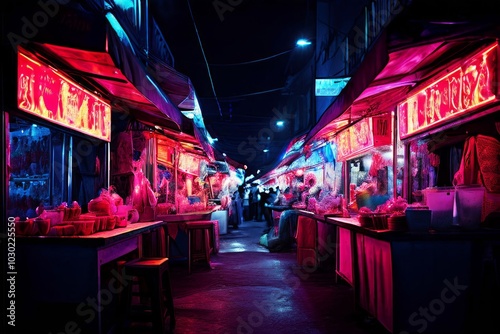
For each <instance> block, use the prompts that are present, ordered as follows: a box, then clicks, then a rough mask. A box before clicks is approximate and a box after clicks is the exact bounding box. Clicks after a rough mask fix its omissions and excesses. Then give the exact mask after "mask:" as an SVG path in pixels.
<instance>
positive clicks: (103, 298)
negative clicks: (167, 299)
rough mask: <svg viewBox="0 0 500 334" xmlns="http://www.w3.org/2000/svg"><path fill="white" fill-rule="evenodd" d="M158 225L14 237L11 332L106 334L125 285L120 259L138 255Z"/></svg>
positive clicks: (113, 320) (125, 280)
mask: <svg viewBox="0 0 500 334" xmlns="http://www.w3.org/2000/svg"><path fill="white" fill-rule="evenodd" d="M162 224H163V222H161V221H154V222H138V223H133V224H130V225H128V226H126V227H123V228H115V229H113V230H110V231H101V232H97V233H93V234H91V235H87V236H26V237H23V236H17V237H16V269H17V276H16V315H17V319H16V320H17V321H16V328H18V329H19V330H20V332H26V333H34V332H37V333H43V332H44V333H49V332H53V333H60V332H64V333H69V332H72V333H77V332H79V330H81V333H107V332H108V331H110V330H111V329H112V328H113V326H114V325H116V315H117V312H118V306H119V305H120V300H121V291H122V290H123V288H124V287H125V286H126V285H127V284H128V282H129V281H127V279H128V277H125V276H123V275H122V268H121V267H120V265H119V263H120V260H126V259H128V258H133V257H139V256H141V255H142V254H143V239H144V238H145V237H147V236H149V235H150V234H151V233H152V232H155V231H157V230H158V228H160V227H161V226H162Z"/></svg>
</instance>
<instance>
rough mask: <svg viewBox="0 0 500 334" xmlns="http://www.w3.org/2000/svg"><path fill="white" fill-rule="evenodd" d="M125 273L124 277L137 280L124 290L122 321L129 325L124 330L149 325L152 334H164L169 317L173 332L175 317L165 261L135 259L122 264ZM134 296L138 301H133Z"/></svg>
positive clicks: (164, 259) (160, 258) (156, 258)
mask: <svg viewBox="0 0 500 334" xmlns="http://www.w3.org/2000/svg"><path fill="white" fill-rule="evenodd" d="M124 269H125V274H126V275H127V276H134V278H136V280H134V281H132V282H130V284H128V285H127V287H126V289H125V293H126V298H125V303H126V310H125V317H126V318H125V320H126V321H129V322H130V324H129V326H126V329H130V330H133V326H131V325H132V324H138V323H143V324H146V323H151V324H152V327H153V332H154V333H165V332H166V325H165V320H166V318H167V316H169V317H170V331H172V330H173V329H174V328H175V316H174V302H173V297H172V290H171V286H170V274H169V271H168V258H166V257H151V258H149V257H148V258H140V259H134V260H131V261H128V262H127V263H125V265H124ZM137 283H138V284H137ZM141 283H142V284H141ZM134 288H136V289H134ZM134 290H136V291H134ZM137 296H139V298H134V297H137ZM136 299H138V300H136ZM141 333H142V331H141Z"/></svg>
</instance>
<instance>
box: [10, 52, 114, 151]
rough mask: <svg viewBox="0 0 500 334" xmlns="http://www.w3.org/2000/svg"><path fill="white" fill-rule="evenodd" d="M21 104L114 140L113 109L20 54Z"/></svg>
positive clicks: (34, 112) (92, 133)
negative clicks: (112, 134) (112, 137)
mask: <svg viewBox="0 0 500 334" xmlns="http://www.w3.org/2000/svg"><path fill="white" fill-rule="evenodd" d="M17 58H18V65H17V66H18V67H17V75H18V85H17V105H18V107H19V109H22V110H24V111H27V112H29V113H32V114H34V115H37V116H39V117H42V118H43V119H46V120H48V121H50V122H53V123H57V124H59V125H62V126H65V127H68V128H71V129H73V130H76V131H79V132H82V133H84V134H87V135H90V136H92V137H96V138H99V139H102V140H105V141H108V142H109V141H110V140H111V107H110V105H109V104H108V103H106V102H103V101H102V100H101V99H99V97H97V96H95V95H93V94H91V93H89V92H87V91H86V90H84V89H83V88H81V87H80V86H78V85H77V84H75V83H73V82H72V81H70V80H69V79H67V78H65V77H63V76H62V75H61V74H59V73H58V72H57V71H56V70H54V69H52V68H51V67H49V66H47V65H44V64H41V63H39V62H37V61H35V60H33V59H31V58H29V57H28V56H27V55H25V54H23V53H21V52H19V53H18V57H17Z"/></svg>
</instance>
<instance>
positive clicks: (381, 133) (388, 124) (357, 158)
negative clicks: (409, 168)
mask: <svg viewBox="0 0 500 334" xmlns="http://www.w3.org/2000/svg"><path fill="white" fill-rule="evenodd" d="M335 142H336V143H337V146H338V160H339V161H341V162H344V173H345V176H344V177H345V184H346V198H347V202H348V209H349V211H350V212H351V213H357V212H358V210H359V209H361V208H366V209H369V210H370V211H376V210H377V208H378V207H379V206H380V205H383V204H385V203H386V202H387V201H389V200H391V199H394V198H397V197H398V196H402V195H403V172H404V156H403V155H404V149H403V145H401V143H400V141H399V140H397V139H395V138H394V113H390V112H389V113H382V114H381V115H380V116H374V117H367V118H363V119H361V120H359V121H358V122H356V123H354V124H352V125H351V126H349V127H348V128H346V129H345V130H343V131H340V132H339V133H338V134H337V136H336V137H335Z"/></svg>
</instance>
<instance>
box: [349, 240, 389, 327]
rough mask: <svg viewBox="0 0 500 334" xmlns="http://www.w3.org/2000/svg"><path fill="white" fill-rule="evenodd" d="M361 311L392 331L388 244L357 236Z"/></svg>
mask: <svg viewBox="0 0 500 334" xmlns="http://www.w3.org/2000/svg"><path fill="white" fill-rule="evenodd" d="M356 245H357V252H358V270H359V302H360V305H361V307H363V308H364V309H365V310H366V311H368V312H369V313H370V314H371V315H373V316H374V317H376V318H377V320H378V321H379V322H380V323H381V324H382V325H383V326H384V327H385V328H387V330H389V332H391V333H392V331H393V324H394V321H393V314H394V312H393V282H392V255H391V244H390V243H389V242H387V241H382V240H377V239H374V238H370V237H368V236H365V235H363V234H357V235H356Z"/></svg>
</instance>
